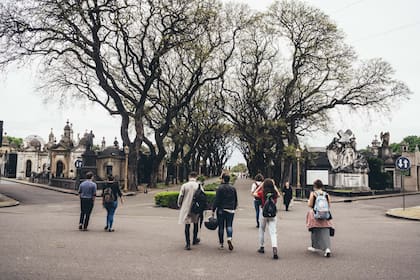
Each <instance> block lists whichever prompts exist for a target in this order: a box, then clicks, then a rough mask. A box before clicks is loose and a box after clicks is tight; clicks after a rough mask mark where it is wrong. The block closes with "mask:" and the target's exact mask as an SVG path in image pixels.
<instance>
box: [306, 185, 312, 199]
mask: <svg viewBox="0 0 420 280" xmlns="http://www.w3.org/2000/svg"><path fill="white" fill-rule="evenodd" d="M310 194H311V190H310V189H309V188H307V187H306V188H305V198H307V199H308V198H309V196H310Z"/></svg>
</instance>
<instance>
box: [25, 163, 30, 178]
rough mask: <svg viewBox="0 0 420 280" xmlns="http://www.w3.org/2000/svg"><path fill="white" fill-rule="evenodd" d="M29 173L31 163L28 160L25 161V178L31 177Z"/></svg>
mask: <svg viewBox="0 0 420 280" xmlns="http://www.w3.org/2000/svg"><path fill="white" fill-rule="evenodd" d="M31 172H32V161H30V160H29V159H28V160H27V161H26V172H25V176H26V177H31Z"/></svg>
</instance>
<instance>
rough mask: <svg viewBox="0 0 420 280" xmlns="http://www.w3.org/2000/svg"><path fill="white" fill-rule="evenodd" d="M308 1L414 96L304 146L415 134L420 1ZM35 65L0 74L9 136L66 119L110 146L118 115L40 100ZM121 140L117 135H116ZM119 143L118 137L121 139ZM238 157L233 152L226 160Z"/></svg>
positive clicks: (2, 115)
mask: <svg viewBox="0 0 420 280" xmlns="http://www.w3.org/2000/svg"><path fill="white" fill-rule="evenodd" d="M237 1H238V2H243V3H248V4H249V5H250V6H251V7H252V8H254V9H264V8H265V7H267V6H268V5H269V4H270V3H272V1H269V0H237ZM306 2H307V3H308V4H310V5H313V6H316V7H318V8H320V9H321V10H322V11H324V12H325V13H326V14H327V15H329V16H330V17H331V19H332V20H333V21H335V22H336V23H337V25H338V27H339V28H340V29H342V30H343V31H344V33H345V34H346V35H347V39H346V40H347V42H348V43H349V44H350V45H352V46H353V47H354V48H355V50H356V52H357V53H358V55H359V57H360V58H362V59H368V58H374V57H382V58H384V59H385V60H386V61H388V62H390V63H391V65H392V66H393V68H394V69H395V71H396V74H395V77H396V78H398V79H400V80H402V81H404V82H405V83H406V84H407V85H408V86H409V88H410V89H411V91H412V92H413V95H412V96H411V99H410V100H409V101H408V102H404V103H401V104H397V105H396V106H395V108H394V109H393V112H392V113H391V114H389V115H380V114H377V113H375V112H372V113H371V114H370V116H369V118H368V117H367V116H366V115H360V114H356V113H352V114H348V113H347V112H346V113H344V114H341V115H338V116H337V118H336V119H335V121H334V123H333V124H332V125H331V132H330V133H325V134H324V133H323V134H316V135H311V136H308V137H306V138H305V139H302V142H303V143H304V144H306V145H309V146H326V145H328V144H329V142H330V141H331V140H332V138H333V137H334V136H335V132H336V131H338V130H339V129H344V130H345V129H347V128H350V129H351V130H352V131H353V132H354V134H355V135H356V141H357V143H358V147H359V148H364V147H366V146H367V145H369V144H370V142H371V141H372V139H373V137H374V135H379V134H380V132H381V131H389V132H390V134H391V142H400V141H401V140H402V138H404V137H405V136H408V135H420V121H418V119H419V117H418V116H417V114H418V113H419V111H420V77H419V76H420V75H419V70H418V69H419V68H418V67H419V65H420V55H419V50H420V18H419V16H418V15H419V11H420V1H417V0H400V1H394V0H359V1H354V0H340V1H338V0H307V1H306ZM34 72H36V70H33V69H31V68H30V67H27V68H24V69H16V68H10V69H9V71H8V73H7V75H5V74H4V73H0V104H1V106H0V108H1V109H0V120H4V130H5V132H7V133H8V135H11V136H16V137H22V138H25V137H26V136H28V135H30V134H37V135H40V136H41V137H42V138H44V139H45V140H47V139H48V134H49V132H50V129H51V128H52V129H53V131H54V133H55V135H56V136H57V139H58V140H59V139H60V136H61V134H62V133H63V127H64V125H65V122H66V121H67V119H69V120H70V122H71V123H73V128H74V132H75V134H77V133H80V134H83V133H84V132H85V130H93V131H94V134H95V136H96V138H95V139H94V141H95V142H96V143H97V144H99V142H100V141H101V139H102V137H105V138H106V141H107V145H111V144H112V142H113V139H114V137H118V139H120V137H119V126H120V119H119V118H118V117H114V118H112V117H110V116H108V115H107V114H106V113H105V111H103V110H101V109H100V108H98V107H97V106H94V105H91V104H86V103H80V102H79V103H75V104H72V105H66V106H65V108H62V107H59V106H58V104H57V103H47V104H44V103H43V101H42V99H41V98H40V93H36V85H37V80H36V79H37V77H36V75H35V74H36V73H34ZM119 141H120V140H119ZM120 142H121V141H120ZM240 161H243V159H242V157H241V156H240V155H239V153H238V152H235V153H234V156H233V157H232V159H231V160H230V161H229V163H228V164H229V165H234V164H236V163H237V162H240Z"/></svg>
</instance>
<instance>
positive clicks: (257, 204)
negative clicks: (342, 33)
mask: <svg viewBox="0 0 420 280" xmlns="http://www.w3.org/2000/svg"><path fill="white" fill-rule="evenodd" d="M260 205H261V200H259V199H254V208H255V218H256V220H257V226H258V227H259V226H260Z"/></svg>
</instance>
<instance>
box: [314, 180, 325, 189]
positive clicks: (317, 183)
mask: <svg viewBox="0 0 420 280" xmlns="http://www.w3.org/2000/svg"><path fill="white" fill-rule="evenodd" d="M323 186H324V184H323V183H322V181H321V180H319V179H317V180H315V182H314V187H315V188H317V189H322V187H323Z"/></svg>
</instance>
